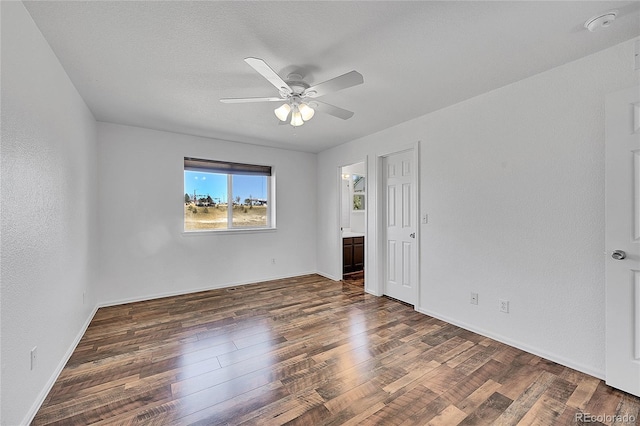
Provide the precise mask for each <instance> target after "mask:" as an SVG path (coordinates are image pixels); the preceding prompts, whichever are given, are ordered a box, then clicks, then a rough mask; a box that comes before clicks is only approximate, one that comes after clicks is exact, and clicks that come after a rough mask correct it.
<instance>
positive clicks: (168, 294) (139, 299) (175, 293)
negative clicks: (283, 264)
mask: <svg viewBox="0 0 640 426" xmlns="http://www.w3.org/2000/svg"><path fill="white" fill-rule="evenodd" d="M313 274H317V275H322V274H320V273H318V272H316V271H313V272H300V273H296V274H290V275H282V276H275V277H265V278H261V279H260V281H256V280H250V281H234V282H228V283H223V284H216V285H212V286H208V287H199V288H192V289H186V290H178V291H170V292H165V293H157V294H152V295H145V296H138V297H129V298H126V299H118V300H111V301H109V302H102V303H99V304H98V307H99V308H106V307H108V306H117V305H124V304H125V303H136V302H144V301H146V300H154V299H162V298H163V297H172V296H182V295H185V294H191V293H198V292H201V291H209V290H218V289H221V288H228V287H236V286H239V285H247V284H257V283H261V282H265V281H274V280H284V279H288V278H295V277H301V276H303V275H313Z"/></svg>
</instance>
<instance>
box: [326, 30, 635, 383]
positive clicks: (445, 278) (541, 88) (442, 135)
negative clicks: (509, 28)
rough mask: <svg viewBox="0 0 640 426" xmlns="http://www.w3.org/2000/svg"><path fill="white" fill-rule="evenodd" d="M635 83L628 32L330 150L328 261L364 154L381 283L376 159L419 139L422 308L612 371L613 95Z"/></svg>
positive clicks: (373, 287) (373, 264)
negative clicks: (343, 167) (608, 322)
mask: <svg viewBox="0 0 640 426" xmlns="http://www.w3.org/2000/svg"><path fill="white" fill-rule="evenodd" d="M634 84H638V73H637V72H635V71H633V42H632V41H628V42H625V43H622V44H620V45H617V46H614V47H612V48H609V49H607V50H604V51H602V52H599V53H596V54H594V55H591V56H588V57H585V58H582V59H580V60H578V61H575V62H572V63H568V64H565V65H563V66H561V67H558V68H555V69H553V70H550V71H548V72H545V73H542V74H539V75H536V76H533V77H531V78H528V79H526V80H523V81H520V82H517V83H514V84H511V85H509V86H506V87H503V88H501V89H499V90H495V91H493V92H490V93H486V94H484V95H481V96H478V97H476V98H473V99H470V100H468V101H465V102H462V103H460V104H457V105H454V106H452V107H449V108H446V109H443V110H440V111H437V112H434V113H432V114H429V115H427V116H423V117H421V118H418V119H415V120H412V121H409V122H406V123H404V124H401V125H399V126H396V127H393V128H390V129H387V130H385V131H382V132H379V133H377V134H374V135H371V136H368V137H365V138H362V139H359V140H355V141H353V142H350V143H348V144H346V145H342V146H339V147H336V148H334V149H331V150H328V151H325V152H322V153H320V154H319V156H318V185H319V192H318V197H319V199H322V200H324V202H323V203H322V204H320V205H319V208H320V210H319V212H318V235H319V239H318V270H319V271H320V273H323V274H324V275H327V276H338V274H339V267H340V265H339V249H340V247H339V245H338V239H337V238H335V237H333V235H335V234H332V231H333V229H335V227H336V226H337V224H336V220H335V218H336V216H335V214H333V212H334V211H335V210H337V200H338V195H337V194H336V189H335V188H336V186H337V185H336V184H335V179H336V177H335V176H336V174H335V169H336V167H337V166H338V165H340V164H344V163H345V162H346V161H348V159H351V158H353V159H360V158H362V157H363V156H364V155H365V154H366V155H369V161H368V165H369V167H368V168H369V170H368V173H367V178H368V179H367V180H368V182H367V186H368V194H369V195H368V207H367V211H368V214H369V220H368V228H369V229H368V236H369V238H368V240H367V241H368V244H367V265H369V268H373V269H369V270H368V272H367V291H370V292H372V293H374V294H376V293H379V292H380V291H381V290H382V288H381V287H379V285H380V283H379V282H378V280H377V279H376V278H377V277H376V276H375V274H373V273H371V272H372V271H375V270H377V268H378V264H379V259H377V258H376V257H375V253H373V250H374V249H375V240H376V226H377V224H376V217H375V215H373V212H374V209H373V206H375V202H376V191H377V186H376V180H377V179H378V175H377V169H376V163H377V162H376V161H375V159H376V157H377V156H378V155H381V154H385V153H389V152H392V151H395V150H397V149H399V148H400V147H406V146H410V145H412V144H414V143H415V142H417V141H421V142H420V165H419V166H420V170H419V173H420V211H421V213H428V214H429V224H428V225H420V232H419V236H420V250H421V251H420V269H421V278H420V284H419V288H420V298H419V303H418V305H417V309H418V310H420V311H421V312H424V313H428V314H432V315H434V316H438V317H440V318H443V319H447V320H449V321H450V322H453V323H456V324H459V325H462V326H464V327H466V328H469V329H473V330H476V331H480V332H482V333H483V334H486V335H490V336H493V337H496V338H498V339H499V340H502V341H505V342H508V343H511V344H514V345H515V346H519V347H521V348H524V349H527V350H530V351H532V352H535V353H537V354H540V355H544V356H546V357H548V358H550V359H552V360H555V361H558V362H561V363H563V364H565V365H570V366H572V367H574V368H577V369H579V370H582V371H585V372H588V373H591V374H593V375H596V376H599V377H602V376H603V375H604V343H605V340H604V321H605V311H604V306H605V305H604V297H605V293H604V284H605V283H604V254H603V250H604V227H605V225H604V97H605V95H606V94H607V93H610V92H613V91H616V90H618V89H621V88H625V87H629V86H632V85H634ZM471 291H474V292H478V293H479V305H478V306H473V305H471V304H470V303H469V296H470V292H471ZM499 298H503V299H508V300H509V301H510V308H511V312H510V313H509V314H508V315H507V314H503V313H500V312H499V311H498V299H499Z"/></svg>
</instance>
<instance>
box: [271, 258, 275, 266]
mask: <svg viewBox="0 0 640 426" xmlns="http://www.w3.org/2000/svg"><path fill="white" fill-rule="evenodd" d="M271 264H272V265H275V264H276V258H275V257H274V258H272V259H271Z"/></svg>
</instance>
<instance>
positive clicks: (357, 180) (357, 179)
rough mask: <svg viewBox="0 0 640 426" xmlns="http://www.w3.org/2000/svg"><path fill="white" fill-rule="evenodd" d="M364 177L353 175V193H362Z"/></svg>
mask: <svg viewBox="0 0 640 426" xmlns="http://www.w3.org/2000/svg"><path fill="white" fill-rule="evenodd" d="M364 185H365V177H364V176H361V175H353V192H364V189H365V186H364Z"/></svg>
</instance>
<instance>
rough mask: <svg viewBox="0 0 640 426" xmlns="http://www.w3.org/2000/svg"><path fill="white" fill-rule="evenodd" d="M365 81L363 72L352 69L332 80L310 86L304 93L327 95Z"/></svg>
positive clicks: (311, 96) (315, 95)
mask: <svg viewBox="0 0 640 426" xmlns="http://www.w3.org/2000/svg"><path fill="white" fill-rule="evenodd" d="M362 83H364V78H363V77H362V74H360V73H359V72H358V71H350V72H348V73H346V74H342V75H340V76H338V77H336V78H332V79H331V80H327V81H324V82H322V83H318V84H316V85H315V86H311V87H309V88H308V89H307V90H305V91H304V93H305V94H306V95H307V96H308V97H310V98H315V97H318V96H322V95H326V94H327V93H332V92H337V91H338V90H342V89H346V88H348V87H353V86H357V85H358V84H362Z"/></svg>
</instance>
